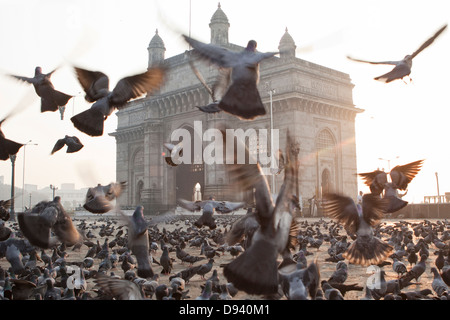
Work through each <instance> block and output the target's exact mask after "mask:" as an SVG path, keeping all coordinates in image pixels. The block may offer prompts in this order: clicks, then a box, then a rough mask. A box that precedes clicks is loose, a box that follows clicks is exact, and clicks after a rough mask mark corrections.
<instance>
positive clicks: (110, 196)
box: [83, 182, 126, 214]
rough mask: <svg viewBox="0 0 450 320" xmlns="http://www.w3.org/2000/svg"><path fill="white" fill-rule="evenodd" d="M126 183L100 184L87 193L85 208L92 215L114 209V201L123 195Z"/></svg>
mask: <svg viewBox="0 0 450 320" xmlns="http://www.w3.org/2000/svg"><path fill="white" fill-rule="evenodd" d="M125 186H126V183H125V182H111V183H110V184H108V185H101V184H100V183H99V184H98V185H97V186H96V187H93V188H89V189H88V191H87V192H86V198H85V201H84V204H83V208H85V209H86V210H87V211H89V212H91V213H96V214H103V213H106V212H108V211H111V210H112V209H114V206H113V204H112V201H113V200H115V199H116V198H117V197H119V196H120V195H121V194H122V191H123V189H124V188H125Z"/></svg>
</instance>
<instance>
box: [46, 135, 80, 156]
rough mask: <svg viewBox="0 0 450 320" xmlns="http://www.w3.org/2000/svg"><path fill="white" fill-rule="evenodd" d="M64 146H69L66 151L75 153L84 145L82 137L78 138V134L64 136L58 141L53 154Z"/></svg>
mask: <svg viewBox="0 0 450 320" xmlns="http://www.w3.org/2000/svg"><path fill="white" fill-rule="evenodd" d="M64 146H67V150H66V153H74V152H77V151H80V150H81V148H83V147H84V145H83V144H82V143H81V141H80V139H78V138H77V137H76V136H68V135H66V136H65V137H64V138H62V139H58V140H57V141H56V143H55V146H54V147H53V149H52V152H51V154H54V153H55V152H56V151H59V150H61V149H62V148H63V147H64Z"/></svg>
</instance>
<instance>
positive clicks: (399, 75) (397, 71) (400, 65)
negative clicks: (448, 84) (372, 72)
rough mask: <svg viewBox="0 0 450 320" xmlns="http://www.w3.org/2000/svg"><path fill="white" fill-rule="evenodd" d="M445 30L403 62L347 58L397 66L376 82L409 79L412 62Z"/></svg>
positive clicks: (442, 29)
mask: <svg viewBox="0 0 450 320" xmlns="http://www.w3.org/2000/svg"><path fill="white" fill-rule="evenodd" d="M445 28H447V25H445V26H443V27H441V28H440V29H439V30H438V31H437V32H436V33H435V34H434V35H433V36H432V37H430V38H429V39H428V40H427V41H425V42H424V43H423V44H422V45H421V46H420V47H419V49H417V50H416V51H414V52H413V53H412V54H410V55H406V56H405V57H404V58H403V59H402V60H399V61H380V62H375V61H367V60H360V59H355V58H352V57H349V56H347V58H348V59H350V60H353V61H357V62H364V63H370V64H391V65H395V67H394V69H392V70H391V71H390V72H388V73H386V74H383V75H381V76H379V77H376V78H374V79H375V80H379V81H382V82H385V83H389V82H391V81H394V80H397V79H403V78H404V77H406V76H408V77H409V75H410V73H411V68H412V60H413V59H414V57H416V56H417V55H418V54H419V53H420V52H422V50H424V49H425V48H427V47H428V46H429V45H430V44H432V43H433V41H434V40H435V39H436V38H437V37H438V36H439V35H440V34H441V33H442V32H443V31H444V30H445ZM410 81H411V77H410Z"/></svg>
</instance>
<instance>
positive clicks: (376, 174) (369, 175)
mask: <svg viewBox="0 0 450 320" xmlns="http://www.w3.org/2000/svg"><path fill="white" fill-rule="evenodd" d="M358 175H359V176H360V177H361V178H362V179H363V180H364V184H365V185H366V186H369V187H370V191H371V192H372V193H376V194H380V193H381V192H382V191H383V188H384V185H385V184H386V183H387V174H386V172H384V171H381V170H375V171H372V172H365V173H359V174H358Z"/></svg>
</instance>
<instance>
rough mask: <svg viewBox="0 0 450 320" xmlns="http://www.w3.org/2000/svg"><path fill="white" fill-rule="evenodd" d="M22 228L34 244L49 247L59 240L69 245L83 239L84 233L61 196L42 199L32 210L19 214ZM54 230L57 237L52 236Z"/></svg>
mask: <svg viewBox="0 0 450 320" xmlns="http://www.w3.org/2000/svg"><path fill="white" fill-rule="evenodd" d="M17 220H18V222H19V227H20V230H21V231H22V233H23V235H24V236H25V237H26V238H27V239H28V240H29V241H30V243H31V244H32V245H34V246H37V247H39V248H41V249H48V248H51V247H53V246H55V245H56V244H57V243H58V241H61V242H62V243H65V244H66V245H67V246H73V245H74V244H76V243H78V242H80V241H82V235H81V234H80V233H79V232H78V230H77V229H76V228H75V226H74V224H73V222H72V219H71V218H70V216H69V214H68V213H67V212H66V211H65V210H64V208H63V206H62V204H61V197H59V196H56V197H55V198H54V199H53V201H41V202H39V203H38V204H36V205H35V206H34V207H33V208H32V210H31V212H29V213H28V212H27V213H23V212H19V213H18V214H17ZM52 232H53V233H54V234H55V237H53V236H52Z"/></svg>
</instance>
